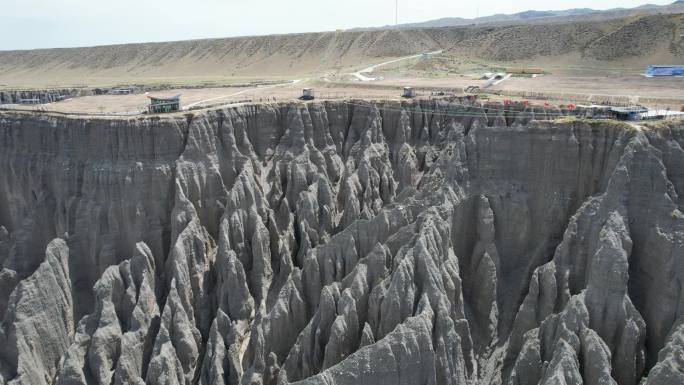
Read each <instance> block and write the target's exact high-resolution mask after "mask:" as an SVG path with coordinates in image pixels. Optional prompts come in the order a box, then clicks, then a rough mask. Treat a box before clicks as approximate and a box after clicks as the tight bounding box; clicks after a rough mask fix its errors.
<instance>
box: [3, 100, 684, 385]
mask: <svg viewBox="0 0 684 385" xmlns="http://www.w3.org/2000/svg"><path fill="white" fill-rule="evenodd" d="M487 107H488V108H485V109H481V108H475V107H464V106H462V105H459V104H457V103H450V102H446V101H433V102H423V103H421V104H398V103H393V102H384V103H370V104H369V103H361V102H359V103H354V104H347V103H332V102H331V103H323V104H319V103H315V104H306V105H304V104H279V105H251V106H241V107H235V108H230V109H225V110H216V111H208V112H204V113H201V114H197V115H185V116H184V115H177V116H176V115H172V116H166V117H163V118H155V117H146V118H140V119H129V120H124V119H112V120H94V119H75V118H67V117H54V116H49V115H31V114H16V113H3V114H1V115H0V149H2V150H1V151H0V166H1V167H2V170H3V172H2V173H0V226H1V227H0V264H1V265H2V271H1V272H0V319H2V320H3V321H2V324H0V384H145V383H147V384H266V385H272V384H287V383H300V384H340V385H341V384H355V385H356V384H476V383H477V384H511V385H522V384H590V385H594V384H596V385H598V384H621V385H622V384H625V385H636V384H638V383H639V382H640V381H641V380H642V378H644V377H645V378H646V382H647V383H648V384H653V385H656V384H673V383H681V382H683V381H684V376H683V375H682V373H683V372H684V362H682V359H681V357H682V354H683V353H684V345H683V344H682V341H683V340H684V323H683V321H684V299H683V298H684V296H682V294H683V293H682V282H683V280H684V256H683V254H684V250H683V248H684V215H683V214H682V212H681V211H680V209H681V204H682V202H681V200H680V198H679V194H681V193H682V191H684V172H683V171H681V170H684V152H683V151H682V148H681V143H683V141H684V126H682V125H681V123H670V124H669V125H662V126H658V127H647V128H644V129H636V128H632V127H631V126H627V125H623V124H616V123H612V122H607V121H593V122H585V121H579V120H562V121H556V122H551V121H545V119H546V118H547V117H549V116H552V115H553V114H556V113H558V111H554V112H552V113H551V114H548V115H547V113H546V112H544V111H540V110H536V111H535V110H525V111H504V110H502V109H501V107H500V106H487Z"/></svg>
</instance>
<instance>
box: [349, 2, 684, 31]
mask: <svg viewBox="0 0 684 385" xmlns="http://www.w3.org/2000/svg"><path fill="white" fill-rule="evenodd" d="M657 13H684V0H677V1H675V2H674V3H672V4H669V5H655V4H644V5H641V6H638V7H635V8H614V9H609V10H595V9H591V8H573V9H565V10H560V11H535V10H529V11H524V12H519V13H514V14H509V15H506V14H496V15H491V16H484V17H478V18H474V19H464V18H461V17H444V18H440V19H435V20H428V21H424V22H420V23H407V24H399V25H386V26H383V27H377V29H415V28H440V27H462V26H467V25H514V24H535V23H554V22H555V23H558V22H571V21H583V20H584V21H586V20H594V21H601V20H610V19H619V18H623V17H629V16H636V15H642V16H643V15H646V14H657ZM369 29H376V28H358V30H369Z"/></svg>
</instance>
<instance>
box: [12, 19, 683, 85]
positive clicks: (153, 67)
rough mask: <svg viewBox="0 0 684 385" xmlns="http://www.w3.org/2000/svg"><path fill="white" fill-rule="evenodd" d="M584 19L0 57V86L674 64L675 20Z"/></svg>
mask: <svg viewBox="0 0 684 385" xmlns="http://www.w3.org/2000/svg"><path fill="white" fill-rule="evenodd" d="M528 15H530V14H529V13H528ZM587 15H592V13H588V14H587ZM584 19H587V20H588V21H576V22H565V23H522V24H515V25H502V26H496V25H494V26H492V25H478V26H465V27H445V28H420V29H418V28H416V29H402V30H399V31H397V30H369V31H337V32H321V33H304V34H289V35H271V36H251V37H236V38H225V39H202V40H191V41H177V42H165V43H145V44H123V45H110V46H99V47H84V48H62V49H41V50H28V51H4V52H3V51H0V88H3V87H18V86H41V85H42V86H46V85H64V84H68V85H80V84H83V85H104V84H122V83H123V84H131V83H138V82H139V83H150V82H167V81H168V82H188V83H193V84H196V83H197V82H201V81H225V80H226V79H230V80H231V81H233V80H235V79H237V80H238V81H241V80H242V79H247V78H249V79H254V78H257V79H274V78H278V77H282V78H286V79H300V78H309V77H312V76H316V74H324V73H329V72H343V73H344V72H350V71H352V70H353V69H360V68H359V67H360V66H362V65H367V64H371V63H378V62H381V61H384V60H387V59H392V58H397V57H402V56H409V55H414V54H416V53H420V52H431V51H436V50H443V51H444V52H443V54H442V55H440V57H441V59H439V60H442V59H444V60H448V61H449V60H450V61H452V62H459V63H464V62H472V61H473V60H475V61H478V62H488V63H501V64H502V65H507V63H514V62H518V63H530V65H535V66H546V65H547V64H544V63H550V64H548V65H554V63H556V64H558V65H559V66H563V67H562V68H567V67H571V66H574V67H584V68H596V67H606V68H613V67H624V66H630V67H631V68H642V67H644V66H645V65H647V64H653V63H684V39H682V38H680V35H681V34H683V33H684V14H659V15H646V16H630V17H626V18H621V19H612V20H600V21H596V20H592V18H589V17H584Z"/></svg>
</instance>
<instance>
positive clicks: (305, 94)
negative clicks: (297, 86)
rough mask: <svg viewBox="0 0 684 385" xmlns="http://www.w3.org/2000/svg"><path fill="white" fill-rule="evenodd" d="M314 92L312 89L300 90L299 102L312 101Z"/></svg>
mask: <svg viewBox="0 0 684 385" xmlns="http://www.w3.org/2000/svg"><path fill="white" fill-rule="evenodd" d="M314 98H315V96H314V90H313V88H304V89H303V90H302V96H301V97H300V99H301V100H314Z"/></svg>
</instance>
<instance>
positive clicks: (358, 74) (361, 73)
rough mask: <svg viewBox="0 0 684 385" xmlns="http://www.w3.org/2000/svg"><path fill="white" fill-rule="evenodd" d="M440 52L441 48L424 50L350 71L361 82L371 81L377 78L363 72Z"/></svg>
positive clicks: (367, 72) (370, 71)
mask: <svg viewBox="0 0 684 385" xmlns="http://www.w3.org/2000/svg"><path fill="white" fill-rule="evenodd" d="M442 52H443V50H441V49H440V50H438V51H432V52H426V53H419V54H416V55H411V56H406V57H401V58H399V59H393V60H390V61H386V62H384V63H380V64H375V65H372V66H370V67H368V68H364V69H362V70H360V71H356V72H354V73H352V75H354V77H356V78H357V79H359V80H360V81H362V82H371V81H374V80H378V78H373V77H369V76H366V75H364V74H370V73H372V72H373V71H375V69H376V68H378V67H382V66H385V65H388V64H392V63H396V62H400V61H404V60H410V59H415V58H419V57H421V56H423V55H438V54H440V53H442Z"/></svg>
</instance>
